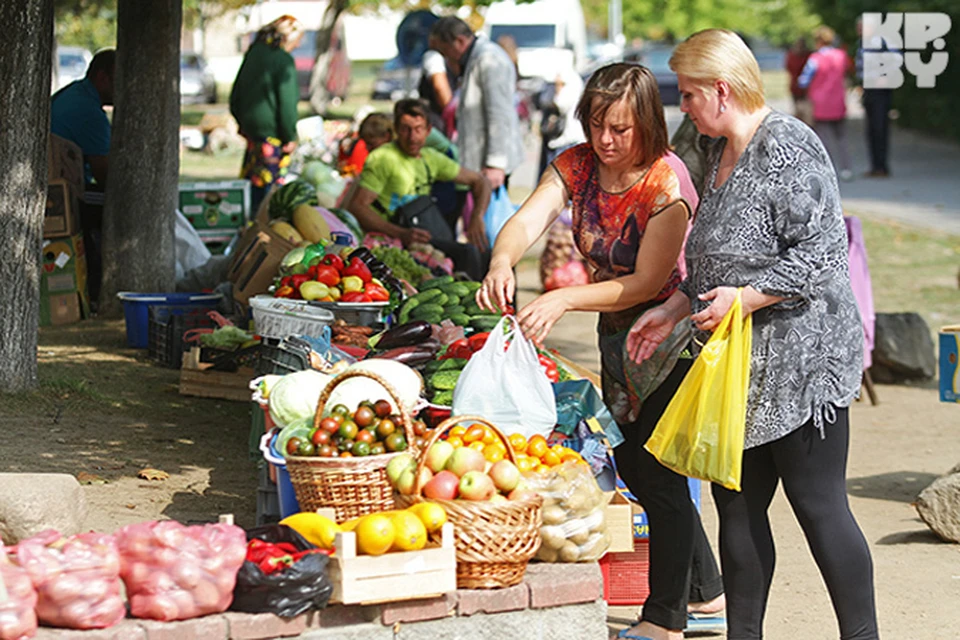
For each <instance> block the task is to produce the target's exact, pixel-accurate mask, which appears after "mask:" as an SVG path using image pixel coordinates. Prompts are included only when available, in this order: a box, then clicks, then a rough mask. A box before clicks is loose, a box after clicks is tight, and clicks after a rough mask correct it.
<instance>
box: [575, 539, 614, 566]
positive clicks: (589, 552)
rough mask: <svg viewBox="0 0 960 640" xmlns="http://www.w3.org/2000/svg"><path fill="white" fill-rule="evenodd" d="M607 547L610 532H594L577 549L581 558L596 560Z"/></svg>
mask: <svg viewBox="0 0 960 640" xmlns="http://www.w3.org/2000/svg"><path fill="white" fill-rule="evenodd" d="M609 548H610V534H607V533H594V534H592V535H591V536H590V537H589V539H587V540H586V541H584V542H583V543H582V544H581V545H580V546H579V547H578V550H579V552H580V558H582V559H583V560H596V559H597V558H599V557H600V556H602V555H603V554H604V552H605V551H606V550H607V549H609Z"/></svg>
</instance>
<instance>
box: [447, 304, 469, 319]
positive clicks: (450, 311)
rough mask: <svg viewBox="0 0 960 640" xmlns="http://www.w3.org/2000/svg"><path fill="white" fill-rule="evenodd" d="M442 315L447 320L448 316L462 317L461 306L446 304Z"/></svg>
mask: <svg viewBox="0 0 960 640" xmlns="http://www.w3.org/2000/svg"><path fill="white" fill-rule="evenodd" d="M443 315H445V316H446V317H448V318H449V317H450V316H456V315H464V309H463V306H462V305H459V304H454V305H449V304H448V305H447V306H445V307H444V308H443Z"/></svg>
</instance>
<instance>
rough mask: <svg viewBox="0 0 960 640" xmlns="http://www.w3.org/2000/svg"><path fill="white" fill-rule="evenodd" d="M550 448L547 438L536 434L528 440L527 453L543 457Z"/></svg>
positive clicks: (535, 456)
mask: <svg viewBox="0 0 960 640" xmlns="http://www.w3.org/2000/svg"><path fill="white" fill-rule="evenodd" d="M548 448H549V447H547V441H546V439H545V438H544V437H543V436H540V435H536V436H533V437H532V438H530V440H529V442H527V455H528V456H532V457H534V458H542V457H543V454H545V453H546V452H547V450H548Z"/></svg>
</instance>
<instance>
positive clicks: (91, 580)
mask: <svg viewBox="0 0 960 640" xmlns="http://www.w3.org/2000/svg"><path fill="white" fill-rule="evenodd" d="M17 562H18V563H19V565H20V566H21V567H23V569H24V570H25V571H26V572H27V574H28V575H29V576H30V580H31V582H32V583H33V586H34V588H36V590H37V604H36V614H37V618H38V619H39V620H40V622H42V623H44V624H47V625H50V626H53V627H64V628H67V629H102V628H105V627H110V626H112V625H114V624H116V623H117V622H119V621H120V620H122V619H123V618H124V616H125V615H126V608H125V607H124V604H123V597H122V596H121V591H120V577H119V576H120V555H119V553H117V547H116V543H115V542H114V539H113V536H111V535H108V534H101V533H81V534H80V535H76V536H72V537H70V538H63V537H61V535H60V534H59V533H57V532H56V531H52V530H48V531H43V532H41V533H39V534H37V535H36V536H34V537H32V538H28V539H26V540H24V541H22V542H21V543H20V544H18V545H17Z"/></svg>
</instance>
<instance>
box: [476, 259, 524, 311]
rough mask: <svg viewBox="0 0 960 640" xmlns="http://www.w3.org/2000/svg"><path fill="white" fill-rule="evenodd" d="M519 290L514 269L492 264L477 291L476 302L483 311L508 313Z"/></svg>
mask: <svg viewBox="0 0 960 640" xmlns="http://www.w3.org/2000/svg"><path fill="white" fill-rule="evenodd" d="M516 289H517V281H516V278H514V275H513V269H511V268H510V267H509V266H507V265H495V264H493V263H491V264H490V270H489V271H488V272H487V276H486V277H485V278H484V279H483V284H481V285H480V288H479V289H477V295H476V300H477V304H478V305H480V308H481V309H486V310H487V311H492V312H494V313H499V312H506V311H507V310H508V309H509V307H510V304H511V301H512V300H513V294H514V292H515V291H516Z"/></svg>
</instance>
